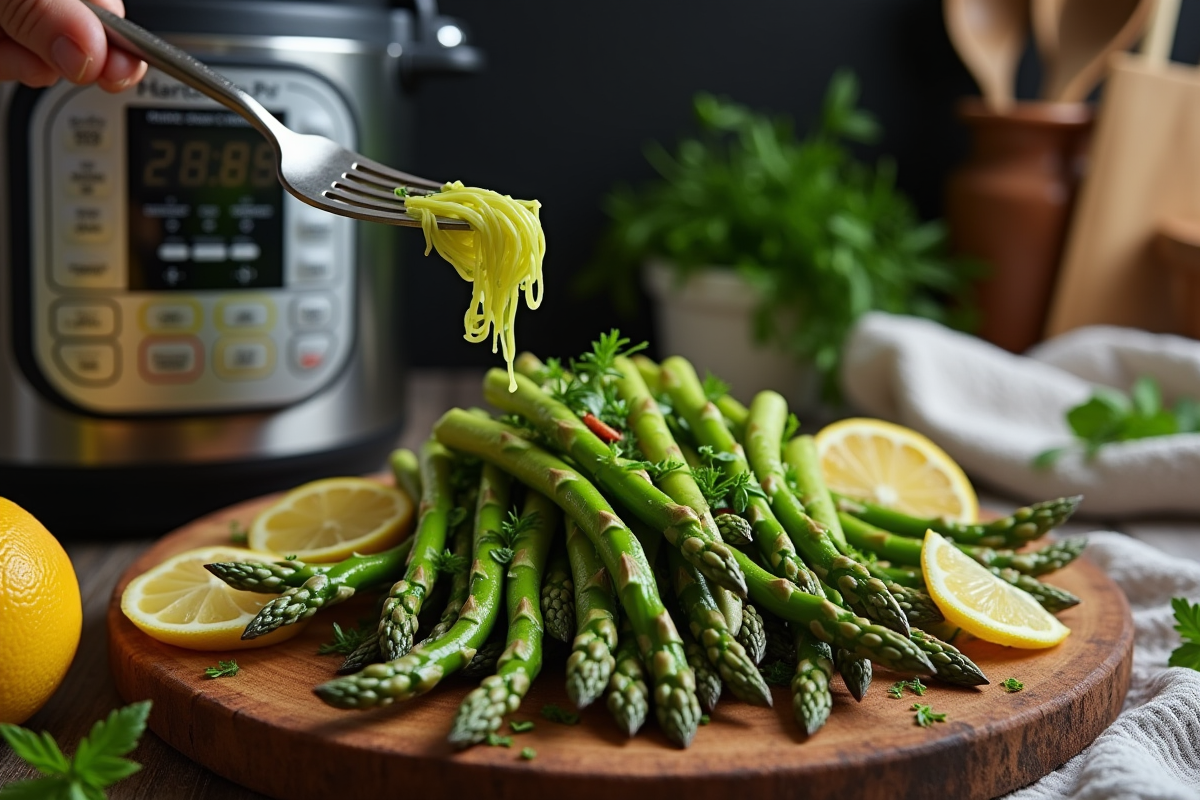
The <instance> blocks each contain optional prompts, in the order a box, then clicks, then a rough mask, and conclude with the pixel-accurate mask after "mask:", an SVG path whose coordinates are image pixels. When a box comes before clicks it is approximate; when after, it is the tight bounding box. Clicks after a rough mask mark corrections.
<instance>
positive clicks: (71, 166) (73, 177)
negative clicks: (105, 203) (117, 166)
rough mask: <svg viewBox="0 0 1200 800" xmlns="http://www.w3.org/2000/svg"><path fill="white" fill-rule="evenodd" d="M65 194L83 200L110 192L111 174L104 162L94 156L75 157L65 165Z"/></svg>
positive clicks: (106, 195)
mask: <svg viewBox="0 0 1200 800" xmlns="http://www.w3.org/2000/svg"><path fill="white" fill-rule="evenodd" d="M64 166H65V170H66V183H67V194H68V195H69V196H71V197H79V198H82V199H84V200H91V199H99V198H104V197H108V196H109V195H110V194H112V175H111V173H110V172H109V170H108V167H107V166H106V164H105V162H104V161H102V160H100V159H95V158H76V159H72V160H70V161H68V162H67V163H66V164H65V165H64Z"/></svg>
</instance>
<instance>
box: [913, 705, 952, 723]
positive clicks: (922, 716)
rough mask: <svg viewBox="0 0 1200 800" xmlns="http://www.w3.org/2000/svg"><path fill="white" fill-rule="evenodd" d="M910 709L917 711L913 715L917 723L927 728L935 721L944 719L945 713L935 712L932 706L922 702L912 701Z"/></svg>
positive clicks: (943, 720)
mask: <svg viewBox="0 0 1200 800" xmlns="http://www.w3.org/2000/svg"><path fill="white" fill-rule="evenodd" d="M911 710H913V711H915V712H917V713H916V714H915V715H914V716H915V718H916V721H917V724H918V725H920V726H921V727H922V728H928V727H929V726H930V725H932V724H933V723H935V722H945V721H946V715H945V714H939V713H937V712H936V711H934V710H933V707H932V706H927V705H924V704H922V703H913V704H912V709H911Z"/></svg>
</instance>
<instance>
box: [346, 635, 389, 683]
mask: <svg viewBox="0 0 1200 800" xmlns="http://www.w3.org/2000/svg"><path fill="white" fill-rule="evenodd" d="M380 661H383V651H382V650H380V649H379V634H378V633H377V632H376V633H372V634H371V635H369V636H367V637H365V638H364V639H363V640H362V642H360V643H359V645H358V647H356V648H354V649H353V650H351V651H350V653H349V655H347V656H346V660H345V661H343V662H342V665H341V666H340V667H338V669H337V674H338V675H350V674H353V673H355V672H358V671H359V670H361V669H362V668H363V667H365V666H367V665H368V664H377V663H379V662H380Z"/></svg>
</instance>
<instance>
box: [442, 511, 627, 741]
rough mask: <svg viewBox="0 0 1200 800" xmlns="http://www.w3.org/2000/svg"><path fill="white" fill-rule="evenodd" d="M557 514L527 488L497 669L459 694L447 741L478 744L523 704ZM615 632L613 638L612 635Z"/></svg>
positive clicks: (538, 655)
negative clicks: (493, 673) (461, 698)
mask: <svg viewBox="0 0 1200 800" xmlns="http://www.w3.org/2000/svg"><path fill="white" fill-rule="evenodd" d="M560 516H561V512H559V510H558V508H557V507H556V506H555V505H554V502H553V501H551V500H550V499H549V498H547V497H546V496H545V495H543V494H539V493H538V492H528V493H527V494H526V497H525V506H524V509H523V511H522V512H521V520H522V521H521V523H519V524H518V525H517V527H516V529H515V530H511V529H510V532H511V533H512V534H513V539H512V543H511V545H510V548H511V549H512V551H513V557H512V561H511V562H510V563H509V567H508V576H507V578H506V586H505V597H506V603H507V606H508V637H507V640H506V646H505V648H504V653H503V654H502V655H501V656H500V658H499V660H498V661H497V663H496V674H495V675H490V676H489V677H487V678H484V680H483V683H481V684H480V686H479V688H477V689H475V690H474V691H472V692H471V693H470V694H468V695H467V696H466V698H464V699H463V702H462V704H461V705H460V706H459V708H458V714H457V715H456V716H455V718H454V725H453V727H452V728H451V730H450V737H449V738H450V742H451V743H452V744H454V745H457V746H458V747H466V746H468V745H472V744H478V743H479V742H482V741H483V740H484V739H486V738H487V735H488V734H489V733H495V732H496V731H497V730H499V728H500V723H501V721H502V720H503V718H504V715H505V714H511V713H513V712H515V711H516V710H517V708H519V707H520V705H521V700H522V698H524V697H525V694H526V692H528V691H529V687H530V686H531V685H532V684H533V680H534V679H535V678H536V677H537V675H538V673H539V672H540V671H541V669H542V619H541V614H540V613H539V611H538V591H539V588H540V587H541V584H542V574H543V573H544V572H545V569H546V558H547V555H548V554H549V552H550V542H551V540H552V538H553V536H554V530H555V527H556V523H557V521H558V519H559V517H560ZM615 635H616V633H615V631H614V638H615Z"/></svg>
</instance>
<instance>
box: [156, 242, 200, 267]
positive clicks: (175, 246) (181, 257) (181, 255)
mask: <svg viewBox="0 0 1200 800" xmlns="http://www.w3.org/2000/svg"><path fill="white" fill-rule="evenodd" d="M191 252H192V250H191V248H190V247H188V246H187V245H186V244H184V243H183V242H163V243H162V244H160V245H159V246H158V253H157V255H158V260H159V261H165V262H167V263H176V262H180V261H187V260H188V255H189V254H190V253H191Z"/></svg>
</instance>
